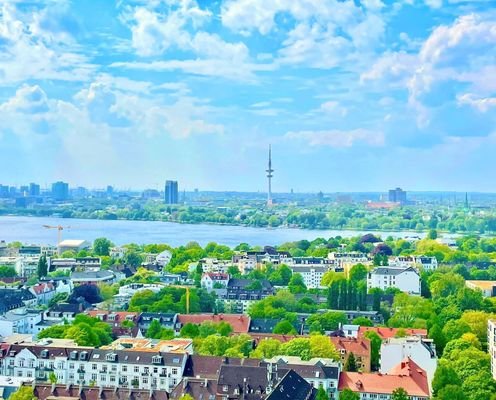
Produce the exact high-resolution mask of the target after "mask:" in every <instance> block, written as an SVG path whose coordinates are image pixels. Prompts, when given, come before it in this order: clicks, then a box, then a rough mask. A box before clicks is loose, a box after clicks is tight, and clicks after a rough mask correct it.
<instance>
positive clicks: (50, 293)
mask: <svg viewBox="0 0 496 400" xmlns="http://www.w3.org/2000/svg"><path fill="white" fill-rule="evenodd" d="M29 290H30V291H31V293H33V294H34V295H35V296H36V302H37V303H38V304H39V305H47V304H48V303H49V302H50V300H52V298H53V297H54V296H55V294H56V291H55V285H54V284H53V283H51V282H39V283H37V284H36V285H34V286H32V287H30V288H29Z"/></svg>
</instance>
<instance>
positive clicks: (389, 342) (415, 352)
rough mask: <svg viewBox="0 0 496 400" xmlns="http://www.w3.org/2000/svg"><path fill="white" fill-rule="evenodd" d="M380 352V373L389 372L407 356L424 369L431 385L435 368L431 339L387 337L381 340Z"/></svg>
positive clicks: (434, 353) (433, 348) (433, 347)
mask: <svg viewBox="0 0 496 400" xmlns="http://www.w3.org/2000/svg"><path fill="white" fill-rule="evenodd" d="M380 354H381V361H380V365H381V366H380V372H381V373H383V374H387V373H389V372H390V371H391V370H392V369H393V368H395V367H396V366H397V365H398V364H399V363H401V361H402V360H403V359H404V358H406V357H408V358H410V359H411V360H413V361H414V362H415V363H416V364H418V365H419V366H420V367H421V368H422V369H423V370H425V372H426V374H427V379H428V381H429V386H431V383H432V379H433V378H434V372H436V368H437V355H436V346H435V345H434V342H433V341H432V339H422V338H421V337H418V336H410V337H404V338H389V339H386V340H384V341H383V342H382V344H381V352H380Z"/></svg>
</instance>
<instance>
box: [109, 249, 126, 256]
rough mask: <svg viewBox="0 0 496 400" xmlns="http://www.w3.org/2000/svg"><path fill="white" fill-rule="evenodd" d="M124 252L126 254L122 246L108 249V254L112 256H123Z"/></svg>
mask: <svg viewBox="0 0 496 400" xmlns="http://www.w3.org/2000/svg"><path fill="white" fill-rule="evenodd" d="M124 254H126V249H125V248H124V247H112V248H111V249H110V251H109V255H110V257H112V258H123V257H124Z"/></svg>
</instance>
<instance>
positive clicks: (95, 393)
mask: <svg viewBox="0 0 496 400" xmlns="http://www.w3.org/2000/svg"><path fill="white" fill-rule="evenodd" d="M28 385H29V386H32V387H33V392H34V397H35V398H37V399H38V400H55V399H84V400H101V399H105V400H122V399H139V400H169V396H168V394H167V392H166V391H165V390H148V389H135V388H128V387H119V386H115V387H95V386H83V385H64V384H60V383H57V384H51V383H39V382H36V384H35V385H31V384H26V386H28Z"/></svg>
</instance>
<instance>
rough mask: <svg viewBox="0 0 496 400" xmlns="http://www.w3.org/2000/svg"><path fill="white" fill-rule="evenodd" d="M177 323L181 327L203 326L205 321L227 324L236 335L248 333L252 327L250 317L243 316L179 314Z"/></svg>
mask: <svg viewBox="0 0 496 400" xmlns="http://www.w3.org/2000/svg"><path fill="white" fill-rule="evenodd" d="M177 321H178V322H179V323H180V324H181V325H185V324H187V323H192V324H201V323H202V322H205V321H210V322H214V323H219V322H227V323H228V324H230V325H231V326H232V328H233V332H234V333H247V332H248V329H249V327H250V317H249V316H247V315H242V314H178V316H177Z"/></svg>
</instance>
